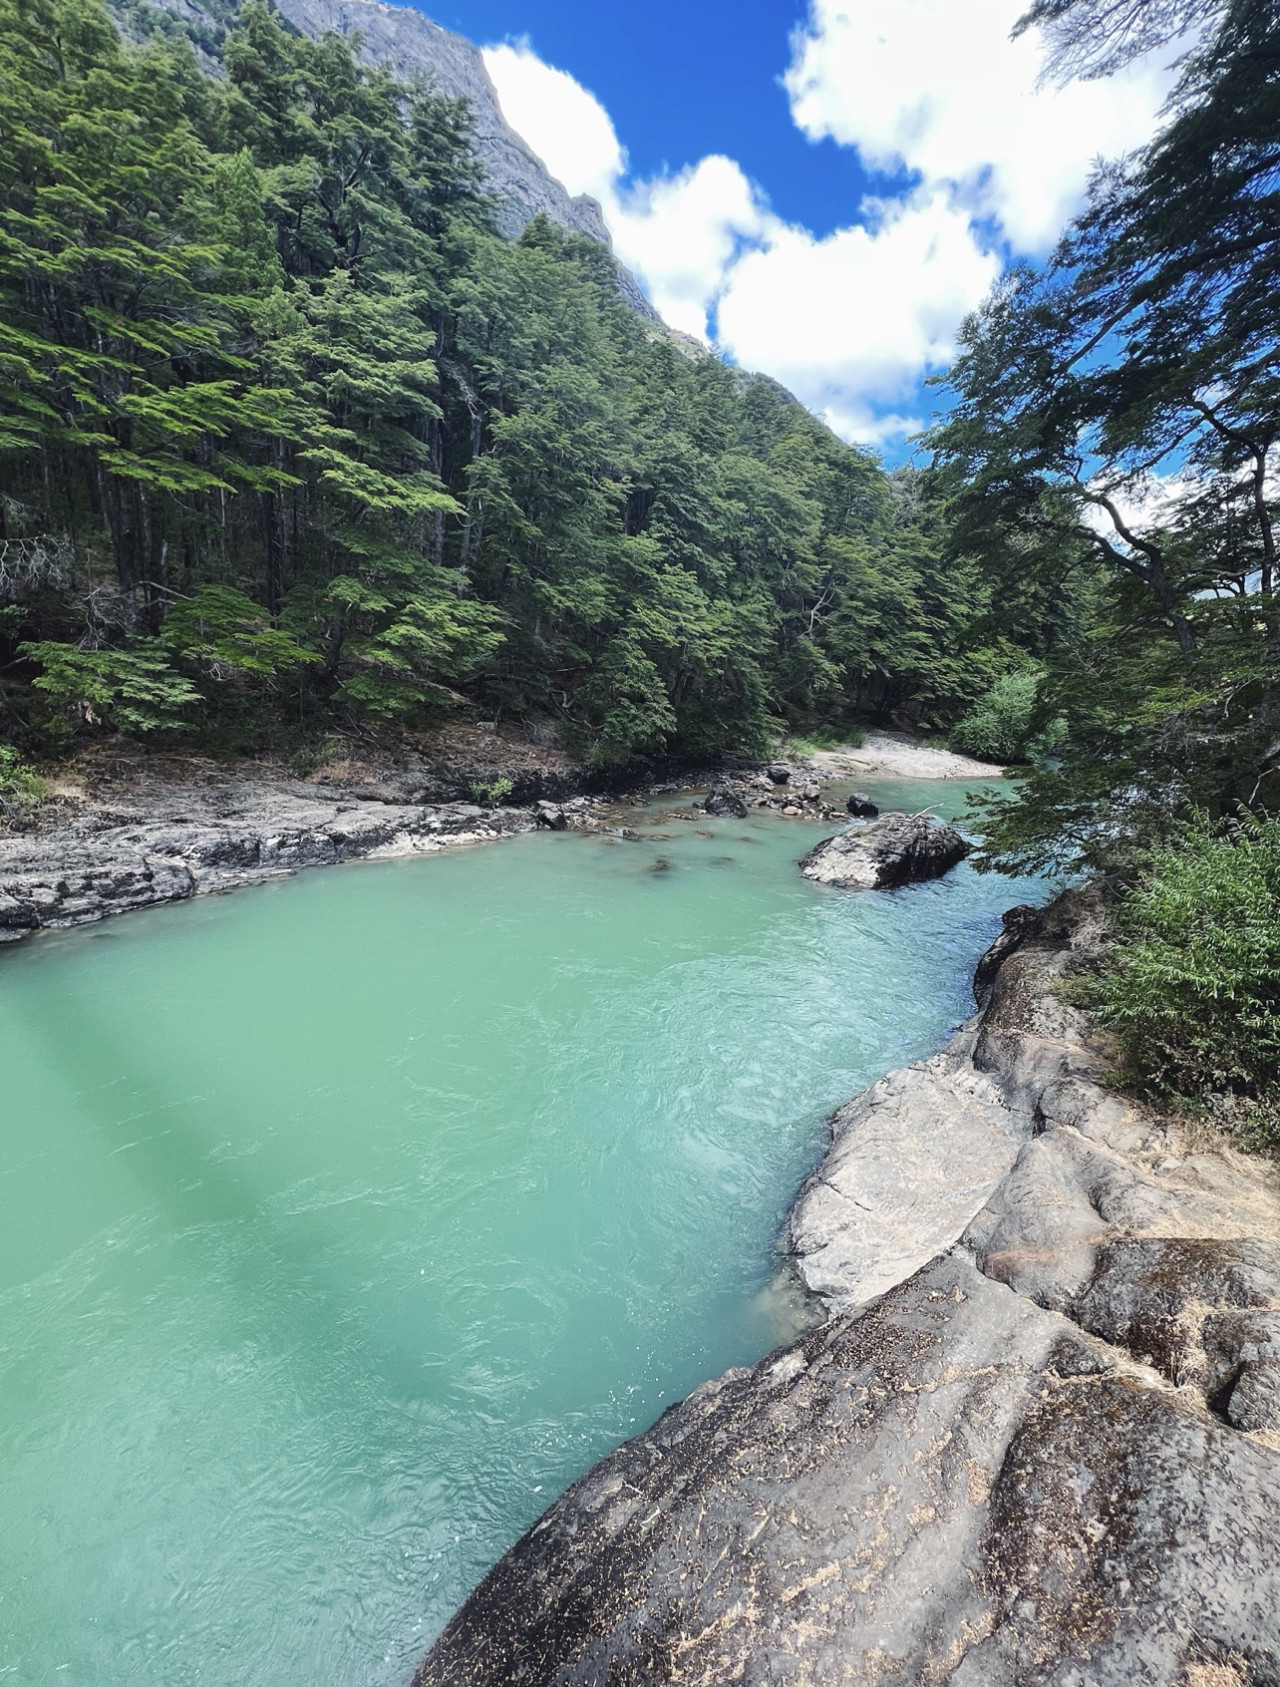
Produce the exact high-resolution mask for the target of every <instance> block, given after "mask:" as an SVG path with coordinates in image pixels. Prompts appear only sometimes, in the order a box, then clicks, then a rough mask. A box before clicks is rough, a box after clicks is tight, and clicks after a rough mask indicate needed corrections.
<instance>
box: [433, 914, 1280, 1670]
mask: <svg viewBox="0 0 1280 1687" xmlns="http://www.w3.org/2000/svg"><path fill="white" fill-rule="evenodd" d="M1069 958H1070V943H1069V940H1056V939H1050V938H1047V937H1045V936H1044V935H1043V932H1041V933H1040V934H1039V935H1036V936H1033V937H1030V938H1029V939H1027V940H1026V941H1024V942H1023V944H1022V947H1021V948H1019V949H1018V951H1017V952H1016V953H1015V954H1014V955H1012V957H1011V958H1010V959H1008V960H1006V961H1005V963H1004V965H1003V966H1002V967H1001V968H1000V970H999V972H998V974H997V975H996V977H995V978H994V979H993V981H992V988H991V996H990V1004H989V1006H988V1008H987V1010H986V1012H985V1013H984V1015H983V1016H982V1018H981V1019H980V1020H979V1021H977V1022H975V1023H974V1024H973V1025H971V1026H969V1027H967V1028H966V1029H965V1031H963V1032H962V1033H961V1034H960V1036H958V1037H957V1038H956V1039H955V1041H954V1042H953V1043H952V1044H951V1045H950V1046H949V1048H948V1049H946V1050H944V1051H943V1053H942V1054H941V1055H939V1056H937V1057H935V1058H934V1059H933V1060H931V1061H926V1062H923V1063H921V1064H920V1065H919V1066H915V1067H910V1068H906V1069H904V1070H903V1071H901V1072H898V1073H892V1074H890V1075H889V1077H888V1078H886V1079H884V1080H882V1082H881V1083H880V1084H877V1085H875V1086H873V1087H872V1089H871V1090H869V1091H868V1092H867V1093H866V1094H865V1095H864V1096H861V1097H859V1098H857V1099H856V1100H855V1101H854V1102H851V1103H850V1104H849V1105H848V1106H847V1107H845V1108H842V1109H841V1110H840V1112H839V1113H838V1114H837V1115H836V1116H835V1119H834V1120H833V1141H832V1147H831V1150H830V1152H829V1153H828V1155H827V1157H826V1159H825V1160H824V1161H823V1164H822V1165H821V1167H820V1168H819V1171H818V1173H817V1174H816V1175H815V1177H814V1178H813V1179H812V1180H811V1181H810V1183H809V1184H808V1185H807V1186H806V1188H805V1190H804V1191H803V1193H802V1196H801V1198H800V1200H799V1201H798V1203H797V1206H796V1208H795V1210H794V1213H793V1216H792V1220H791V1232H792V1238H793V1241H794V1245H795V1247H796V1250H797V1266H798V1270H799V1272H800V1274H801V1276H802V1278H803V1279H804V1280H805V1282H806V1283H807V1285H808V1286H809V1287H810V1288H811V1289H813V1290H814V1291H816V1292H818V1293H820V1294H821V1295H822V1296H823V1297H824V1299H825V1300H826V1303H827V1305H828V1307H829V1308H830V1309H831V1313H832V1316H831V1317H830V1319H829V1321H828V1322H827V1323H826V1324H824V1325H823V1326H822V1327H821V1328H819V1329H817V1330H815V1331H812V1332H810V1333H809V1334H808V1335H806V1336H804V1337H803V1338H801V1340H799V1341H798V1342H796V1343H794V1344H793V1345H792V1346H790V1347H788V1348H786V1349H783V1350H781V1351H780V1352H778V1353H775V1354H773V1355H771V1356H770V1357H769V1358H768V1359H766V1360H765V1361H764V1362H763V1363H762V1364H760V1365H758V1366H756V1367H755V1368H754V1369H751V1370H739V1371H730V1372H728V1373H727V1374H726V1375H725V1376H723V1377H721V1378H719V1379H717V1380H716V1381H715V1382H711V1383H707V1384H705V1385H704V1386H703V1387H702V1388H700V1389H698V1390H697V1392H696V1393H694V1394H693V1395H692V1396H690V1398H689V1399H688V1400H686V1401H684V1402H683V1403H682V1404H681V1405H679V1406H676V1407H673V1408H672V1409H671V1410H670V1411H669V1412H667V1413H666V1414H665V1416H664V1417H662V1418H661V1419H660V1420H659V1421H658V1423H657V1424H655V1425H654V1427H653V1428H652V1429H651V1430H650V1431H649V1432H648V1433H647V1434H645V1435H642V1436H640V1437H638V1438H637V1439H636V1440H634V1441H632V1442H629V1443H628V1444H627V1445H625V1446H624V1447H621V1448H619V1449H618V1451H617V1452H616V1453H614V1454H612V1455H611V1456H610V1457H609V1458H607V1459H605V1460H604V1461H603V1462H602V1463H601V1464H600V1465H598V1466H597V1467H596V1468H595V1469H594V1470H593V1471H591V1472H589V1473H588V1474H587V1475H586V1476H585V1477H583V1478H582V1480H581V1481H580V1482H578V1483H577V1484H575V1486H574V1487H572V1488H571V1489H570V1490H569V1491H568V1493H567V1494H565V1495H564V1496H563V1498H562V1499H560V1500H559V1501H558V1502H557V1503H556V1504H555V1505H554V1506H553V1507H552V1508H551V1510H550V1511H549V1512H547V1513H546V1515H545V1516H544V1517H543V1518H542V1519H541V1521H540V1522H539V1523H538V1524H536V1525H535V1527H534V1528H533V1529H532V1530H530V1532H529V1533H528V1534H527V1535H526V1536H525V1537H524V1539H523V1540H522V1541H520V1542H519V1543H518V1544H517V1546H516V1547H514V1548H513V1549H512V1551H511V1552H510V1553H508V1555H507V1556H506V1557H505V1558H504V1559H503V1560H502V1562H501V1563H500V1564H498V1565H497V1566H496V1568H495V1569H494V1570H493V1571H491V1572H490V1574H489V1575H488V1576H487V1577H486V1578H485V1580H484V1581H483V1582H482V1583H481V1584H480V1586H479V1587H478V1588H477V1589H476V1591H475V1593H474V1594H473V1595H472V1596H471V1598H470V1599H469V1600H468V1601H467V1603H466V1605H464V1607H463V1608H462V1610H461V1611H460V1612H459V1613H458V1615H457V1616H456V1617H455V1618H454V1619H453V1621H452V1622H451V1623H450V1624H449V1626H448V1628H447V1629H446V1630H445V1633H444V1634H443V1635H442V1636H441V1638H440V1640H439V1641H438V1642H437V1644H436V1646H435V1648H434V1649H433V1651H432V1652H431V1654H430V1656H429V1657H428V1658H427V1660H426V1662H425V1664H424V1665H423V1668H422V1670H421V1672H420V1674H419V1676H418V1678H417V1681H418V1687H445V1684H448V1687H498V1684H499V1683H502V1684H506V1683H514V1682H524V1683H527V1684H529V1687H552V1684H554V1687H588V1684H590V1687H603V1684H605V1683H608V1684H609V1687H641V1684H644V1687H649V1684H652V1683H669V1684H672V1687H695V1684H697V1687H711V1684H717V1687H718V1684H719V1683H722V1682H730V1681H740V1682H745V1683H758V1684H762V1687H763V1684H764V1683H775V1682H777V1683H781V1682H786V1683H795V1684H804V1687H827V1684H830V1687H836V1684H841V1687H843V1684H846V1683H867V1684H871V1683H875V1684H877V1687H880V1684H890V1687H917V1684H921V1683H925V1684H929V1683H937V1684H942V1683H946V1684H949V1687H1006V1684H1007V1687H1131V1684H1133V1683H1137V1682H1141V1683H1143V1684H1144V1687H1209V1683H1214V1684H1215V1687H1216V1684H1217V1683H1222V1684H1223V1687H1226V1684H1227V1683H1228V1682H1231V1683H1239V1684H1241V1687H1243V1684H1245V1683H1255V1684H1261V1683H1276V1682H1278V1681H1280V1550H1278V1542H1280V1427H1278V1423H1280V1188H1278V1187H1277V1184H1276V1182H1275V1180H1274V1178H1273V1177H1272V1176H1271V1175H1270V1174H1268V1173H1267V1172H1266V1170H1265V1169H1264V1168H1260V1167H1259V1166H1258V1165H1257V1163H1255V1162H1247V1161H1244V1160H1242V1159H1240V1158H1239V1157H1237V1156H1234V1155H1232V1154H1230V1153H1228V1152H1226V1151H1222V1152H1215V1153H1208V1152H1205V1151H1203V1150H1196V1149H1194V1148H1193V1147H1191V1146H1190V1145H1189V1144H1188V1143H1187V1142H1186V1141H1185V1140H1183V1138H1182V1137H1181V1136H1179V1135H1178V1134H1177V1132H1176V1131H1174V1130H1173V1129H1172V1128H1170V1127H1168V1126H1166V1125H1164V1124H1161V1123H1160V1122H1158V1121H1155V1120H1153V1119H1151V1118H1149V1117H1147V1116H1146V1115H1145V1114H1143V1113H1142V1112H1141V1111H1140V1110H1138V1109H1136V1108H1134V1107H1132V1106H1130V1105H1129V1104H1128V1103H1126V1102H1125V1101H1124V1100H1123V1099H1122V1098H1120V1097H1119V1096H1117V1095H1115V1094H1113V1093H1112V1092H1110V1091H1108V1090H1106V1089H1105V1088H1103V1087H1101V1086H1100V1085H1099V1083H1098V1081H1097V1080H1098V1078H1099V1076H1100V1075H1101V1073H1102V1072H1103V1071H1104V1070H1105V1069H1106V1065H1107V1051H1106V1049H1105V1047H1104V1046H1103V1045H1102V1044H1101V1043H1100V1042H1099V1040H1098V1038H1097V1037H1096V1035H1095V1033H1094V1032H1093V1030H1092V1028H1091V1027H1090V1025H1089V1024H1088V1022H1087V1020H1085V1019H1084V1017H1083V1016H1082V1015H1081V1014H1080V1013H1079V1012H1078V1011H1077V1010H1075V1009H1073V1008H1071V1007H1069V1006H1068V1005H1066V1004H1065V1003H1064V1002H1062V1001H1061V1000H1060V999H1059V998H1058V997H1057V996H1056V995H1055V994H1054V990H1053V981H1054V979H1055V978H1056V977H1057V976H1058V975H1059V974H1060V973H1061V972H1062V971H1063V969H1064V967H1065V966H1066V965H1067V964H1068V962H1069Z"/></svg>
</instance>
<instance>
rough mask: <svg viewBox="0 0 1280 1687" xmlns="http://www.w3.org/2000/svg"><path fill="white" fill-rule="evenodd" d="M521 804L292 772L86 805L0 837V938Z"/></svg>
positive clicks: (522, 825) (507, 821)
mask: <svg viewBox="0 0 1280 1687" xmlns="http://www.w3.org/2000/svg"><path fill="white" fill-rule="evenodd" d="M536 824H537V821H536V819H535V816H534V815H533V814H532V813H531V812H529V811H528V810H525V809H515V808H498V809H484V808H480V807H478V806H477V805H476V804H474V803H460V802H452V803H435V804H416V803H397V802H386V801H377V800H372V799H363V798H360V797H357V796H355V795H354V794H351V793H343V792H337V793H334V792H326V791H323V790H317V789H316V788H314V787H311V786H307V785H305V784H303V783H302V782H301V781H299V782H298V783H297V784H294V785H290V784H288V783H284V782H281V781H279V780H277V779H272V780H263V781H262V782H257V781H255V780H252V779H246V778H240V777H234V778H233V777H226V778H222V779H219V778H214V779H211V780H209V781H207V782H205V783H203V784H200V785H194V784H193V785H191V786H189V787H183V786H181V785H172V784H166V785H164V786H162V787H160V788H158V789H150V788H148V789H145V790H143V791H141V792H140V793H139V794H138V795H137V796H135V797H133V798H130V797H129V796H127V795H126V796H125V797H123V798H122V799H121V800H120V801H119V802H118V803H117V804H116V805H115V806H114V807H113V806H112V805H111V804H103V803H95V804H93V805H91V806H90V807H89V808H88V809H87V810H86V812H85V813H84V814H83V815H82V816H81V817H80V818H79V819H78V820H77V821H75V822H73V823H71V824H69V825H66V826H63V827H60V828H58V829H57V830H56V831H53V832H49V833H46V834H23V833H18V834H10V835H0V944H2V943H12V942H16V941H17V940H18V939H20V938H23V937H29V936H30V935H31V934H32V933H34V932H37V931H44V930H57V929H60V928H62V927H66V926H74V925H84V924H86V923H89V922H91V921H94V920H100V919H105V918H106V917H107V916H108V915H110V914H119V913H124V912H126V911H128V910H129V909H133V908H145V907H148V906H151V905H152V904H155V903H160V902H177V901H182V900H184V899H185V898H187V897H191V896H202V895H206V894H208V893H209V892H211V891H219V890H231V889H234V888H236V887H237V886H240V885H246V884H256V883H260V882H261V881H263V880H264V879H269V878H273V877H276V876H278V875H279V874H281V873H286V872H292V871H293V870H295V869H296V868H300V867H314V866H328V865H332V864H334V863H336V862H340V861H352V860H356V859H358V858H377V857H389V856H395V855H410V854H415V853H423V852H426V851H430V850H434V849H440V848H443V847H444V846H445V845H446V844H449V843H466V842H481V841H483V840H485V839H488V838H494V837H499V836H502V835H504V834H506V833H510V832H518V831H531V830H532V829H533V828H534V826H535V825H536Z"/></svg>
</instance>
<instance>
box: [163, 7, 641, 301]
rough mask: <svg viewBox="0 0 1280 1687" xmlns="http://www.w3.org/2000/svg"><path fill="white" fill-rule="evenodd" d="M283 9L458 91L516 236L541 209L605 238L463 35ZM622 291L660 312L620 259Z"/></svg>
mask: <svg viewBox="0 0 1280 1687" xmlns="http://www.w3.org/2000/svg"><path fill="white" fill-rule="evenodd" d="M158 3H159V4H160V5H161V6H163V7H164V9H165V10H166V11H169V12H172V13H173V14H174V16H175V17H178V18H181V19H182V20H183V21H184V22H186V23H187V24H189V25H191V24H194V25H196V26H197V27H199V26H200V25H201V24H203V25H204V32H205V33H206V34H207V35H209V36H210V37H213V38H216V37H217V35H218V34H220V27H219V25H218V23H217V21H216V20H215V19H214V18H213V17H212V16H211V15H210V12H209V9H208V6H207V4H202V3H201V0H158ZM276 4H277V6H278V8H279V10H280V13H281V15H282V16H283V17H285V18H287V19H288V21H289V22H290V23H291V24H292V25H293V26H294V28H295V29H297V30H299V31H300V32H301V33H302V34H303V35H310V36H312V37H319V36H321V35H324V34H326V33H327V32H329V31H332V32H333V33H334V34H336V35H351V34H353V33H356V32H359V35H360V39H361V43H362V53H363V57H364V58H365V59H366V60H367V61H368V62H369V63H370V64H378V65H381V64H385V65H389V66H390V68H391V69H392V71H394V73H395V74H396V75H397V76H398V77H401V78H402V79H403V80H405V81H413V80H415V79H417V78H419V77H426V78H427V79H429V80H431V81H434V83H435V85H436V87H437V88H438V89H439V91H440V92H441V93H442V94H445V95H447V96H448V97H449V98H450V99H457V98H464V99H466V100H467V101H468V102H469V103H470V106H471V113H472V119H473V121H474V124H475V136H476V155H477V157H478V158H479V160H480V162H481V164H482V165H483V166H484V173H485V185H486V187H487V188H488V191H489V192H490V193H492V194H493V195H494V196H495V198H496V199H497V202H498V209H497V217H498V226H499V228H500V229H501V230H502V232H503V234H505V235H506V236H507V238H508V239H514V238H515V237H516V236H517V235H518V234H519V233H520V231H521V229H523V228H524V226H525V224H526V223H528V222H530V221H532V219H533V218H534V217H536V216H539V215H542V216H545V217H547V218H549V220H550V221H551V222H553V223H557V224H559V225H560V227H561V228H566V229H570V230H572V231H573V232H574V233H575V234H585V235H587V236H588V237H589V238H590V239H592V240H598V241H599V242H600V244H601V245H602V246H611V244H612V243H611V241H610V238H609V231H608V229H607V228H606V227H605V221H604V214H603V212H602V211H601V209H600V206H599V204H598V203H597V201H596V200H594V199H592V198H590V197H589V196H588V195H587V194H580V195H579V196H578V197H577V198H576V199H575V198H571V197H570V195H569V194H568V192H567V191H566V189H565V188H564V187H563V186H562V185H561V184H560V183H559V182H558V181H557V180H556V179H555V177H554V176H552V175H551V174H550V173H549V172H548V170H547V168H546V166H545V165H544V164H543V162H542V160H541V159H540V158H539V157H538V156H537V154H536V153H535V152H534V151H533V149H532V148H531V147H530V146H529V145H528V143H527V142H526V141H524V140H522V139H521V137H520V136H519V135H518V134H517V133H516V132H515V130H514V129H513V128H512V127H511V125H510V124H509V123H508V122H507V120H506V118H505V117H504V116H503V115H502V108H501V106H500V105H499V104H498V95H497V91H496V90H495V88H494V86H493V83H492V81H491V80H490V78H489V73H488V71H487V70H486V69H485V66H484V59H483V58H482V57H481V55H480V51H479V49H478V48H477V47H476V46H474V45H473V44H472V43H471V42H470V41H468V40H467V39H466V38H465V37H464V36H461V35H455V34H453V32H452V31H451V30H448V29H444V28H442V27H441V25H440V24H438V23H433V22H432V20H431V19H430V18H429V17H427V16H426V15H425V14H424V13H423V12H420V11H418V10H416V9H415V8H414V7H412V6H386V5H383V4H381V0H276ZM618 286H619V289H620V291H621V293H622V296H623V298H624V299H625V300H626V301H627V303H628V304H629V305H630V306H631V308H632V309H633V310H635V311H637V312H638V313H639V314H640V315H641V316H644V317H647V318H649V319H650V320H651V321H653V322H655V323H656V322H658V321H659V320H660V318H659V317H658V313H657V312H656V311H655V310H654V308H653V306H652V305H651V304H650V303H649V301H648V300H647V299H646V298H645V296H644V294H643V293H642V292H641V291H640V288H639V285H638V284H637V282H636V279H635V277H634V276H633V275H632V274H631V272H630V271H629V270H628V269H626V268H624V267H623V265H621V264H619V265H618Z"/></svg>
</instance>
